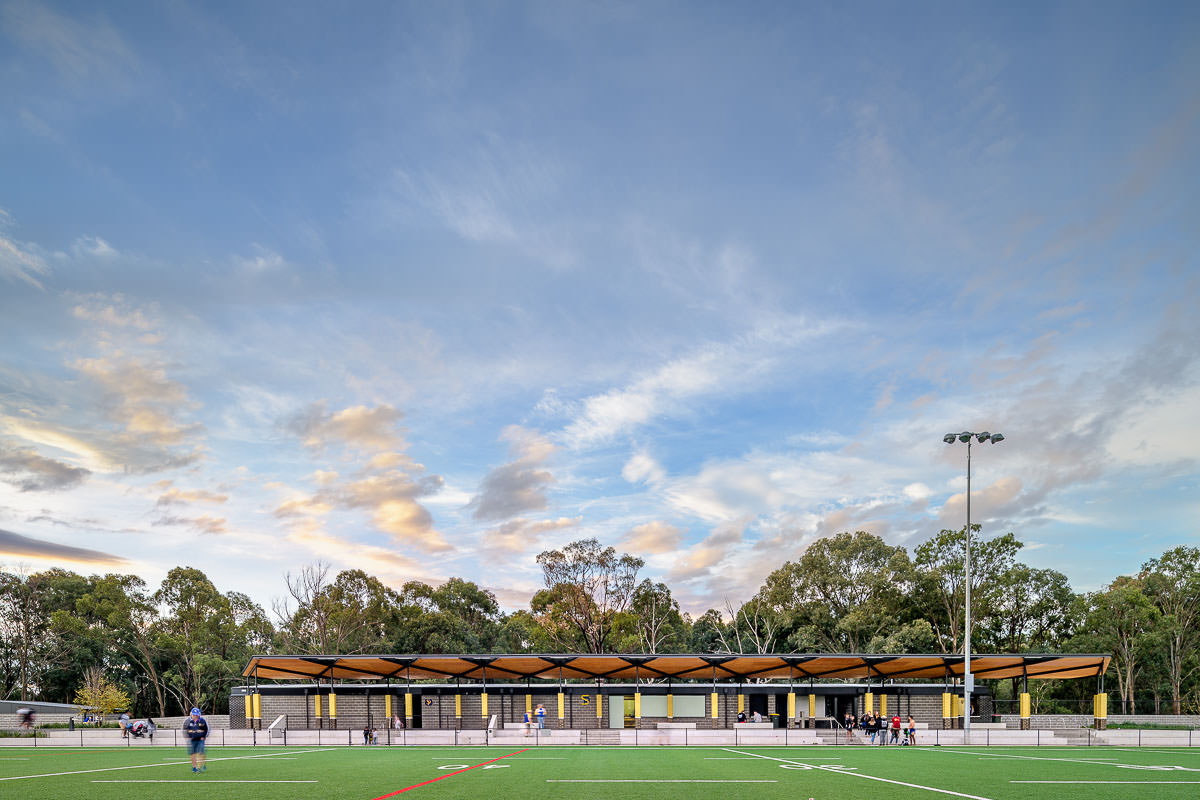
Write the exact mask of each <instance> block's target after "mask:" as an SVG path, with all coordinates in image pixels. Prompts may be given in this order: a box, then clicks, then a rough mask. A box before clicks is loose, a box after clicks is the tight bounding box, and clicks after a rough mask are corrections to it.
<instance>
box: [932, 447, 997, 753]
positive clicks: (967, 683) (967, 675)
mask: <svg viewBox="0 0 1200 800" xmlns="http://www.w3.org/2000/svg"><path fill="white" fill-rule="evenodd" d="M972 438H974V439H978V440H979V443H980V444H982V443H984V442H991V443H992V444H999V443H1000V442H1002V441H1004V434H1002V433H988V432H987V431H983V432H981V433H974V432H972V431H963V432H962V433H959V434H954V433H947V434H946V435H945V436H943V437H942V441H943V442H945V443H946V444H954V440H955V439H957V440H958V441H960V442H966V443H967V528H966V531H965V533H966V558H965V559H964V562H963V566H964V567H965V572H966V580H967V587H966V609H965V611H966V615H965V616H966V624H965V625H964V626H963V627H964V631H963V633H964V638H963V741H964V743H966V744H970V742H971V694H972V692H973V691H974V689H975V676H974V675H972V674H971V439H972Z"/></svg>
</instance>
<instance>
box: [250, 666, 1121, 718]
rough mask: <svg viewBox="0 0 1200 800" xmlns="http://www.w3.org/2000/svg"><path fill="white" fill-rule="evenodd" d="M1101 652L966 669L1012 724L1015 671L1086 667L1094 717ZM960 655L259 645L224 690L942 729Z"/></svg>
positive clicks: (381, 709) (472, 712) (293, 711)
mask: <svg viewBox="0 0 1200 800" xmlns="http://www.w3.org/2000/svg"><path fill="white" fill-rule="evenodd" d="M1109 660H1110V657H1109V656H1107V655H1097V654H1075V655H1056V654H1026V655H973V656H972V657H971V668H972V669H971V671H972V674H973V676H974V679H975V680H980V679H995V678H1019V679H1021V680H1022V687H1021V688H1022V692H1021V694H1020V714H1021V720H1022V723H1023V726H1025V725H1027V721H1028V719H1029V715H1030V701H1029V693H1028V691H1026V689H1027V686H1026V682H1027V681H1029V680H1045V679H1062V678H1095V679H1096V681H1097V685H1096V694H1095V700H1094V716H1095V721H1096V725H1097V727H1103V726H1104V724H1105V720H1106V719H1107V716H1108V705H1107V695H1106V694H1104V684H1103V681H1104V672H1105V671H1106V670H1107V668H1108V664H1109ZM963 666H964V658H963V656H961V655H861V654H840V655H837V654H835V655H814V654H783V655H776V654H755V655H728V654H705V655H657V654H625V655H566V654H560V655H528V654H517V655H496V654H476V655H355V656H339V655H273V656H267V655H262V656H254V657H253V658H252V659H251V660H250V663H249V664H248V665H247V666H246V668H245V670H244V671H243V673H242V674H243V676H244V677H245V678H247V679H249V682H248V683H247V684H246V685H244V686H240V687H236V688H235V689H234V690H233V693H232V695H233V696H232V697H231V698H230V726H231V727H234V728H239V727H246V728H263V727H264V726H270V725H272V723H275V724H277V725H278V724H279V723H282V725H283V727H286V728H291V729H314V728H315V729H323V728H329V729H355V728H362V727H364V726H369V727H376V726H382V727H388V726H390V725H391V724H393V722H398V723H399V724H401V725H403V726H405V727H407V728H422V729H441V730H472V729H483V728H486V727H488V726H489V725H494V724H499V725H501V726H502V727H503V726H504V725H508V726H512V725H519V724H521V723H523V721H524V720H525V715H526V714H530V715H532V716H533V717H535V718H538V717H540V716H542V715H544V724H545V725H546V727H551V728H560V729H598V728H656V727H671V726H682V725H687V726H688V727H696V728H709V729H714V728H731V727H733V726H734V725H736V724H737V723H738V715H739V713H741V714H745V715H748V716H752V715H753V714H754V713H755V712H757V713H758V714H759V715H761V717H762V719H763V720H764V723H763V724H767V723H768V722H769V723H771V724H774V725H777V726H779V727H792V726H799V727H819V726H821V725H823V724H833V721H834V720H840V719H841V718H842V716H843V715H844V714H845V713H846V712H847V711H850V712H852V713H854V714H856V715H861V714H862V713H863V712H864V711H869V712H871V713H883V714H896V713H899V714H901V715H904V716H907V715H909V714H911V715H912V716H913V717H914V718H915V719H916V720H917V721H918V722H922V723H925V724H927V725H930V726H937V727H943V728H951V727H958V726H961V724H962V718H963V688H962V685H961V682H962V677H963ZM279 681H286V682H283V683H280V682H279ZM971 706H972V708H971V719H972V720H980V721H990V719H991V715H992V710H993V709H992V697H991V692H990V690H989V689H988V688H987V687H986V686H980V685H975V686H974V689H973V691H972V693H971ZM539 711H540V712H541V714H539Z"/></svg>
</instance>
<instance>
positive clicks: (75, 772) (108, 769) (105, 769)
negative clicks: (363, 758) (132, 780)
mask: <svg viewBox="0 0 1200 800" xmlns="http://www.w3.org/2000/svg"><path fill="white" fill-rule="evenodd" d="M292 752H294V753H330V752H333V751H332V750H293V751H292ZM281 755H284V753H263V754H262V755H257V756H227V757H225V758H210V759H208V761H242V760H244V759H248V758H271V757H272V756H281ZM180 763H188V762H180ZM167 766H171V765H170V764H130V765H128V766H125V767H100V768H98V769H76V770H71V771H70V772H44V773H42V774H40V775H14V776H13V777H11V778H0V781H23V780H25V779H27V778H58V777H61V776H63V775H87V774H88V773H90V772H116V771H118V770H122V769H147V768H148V767H167Z"/></svg>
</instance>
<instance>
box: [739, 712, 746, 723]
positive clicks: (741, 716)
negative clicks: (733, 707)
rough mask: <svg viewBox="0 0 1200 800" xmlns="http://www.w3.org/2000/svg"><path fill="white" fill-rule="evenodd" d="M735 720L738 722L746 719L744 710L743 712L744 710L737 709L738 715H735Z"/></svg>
mask: <svg viewBox="0 0 1200 800" xmlns="http://www.w3.org/2000/svg"><path fill="white" fill-rule="evenodd" d="M737 721H738V722H745V721H746V712H745V711H739V712H738V715H737Z"/></svg>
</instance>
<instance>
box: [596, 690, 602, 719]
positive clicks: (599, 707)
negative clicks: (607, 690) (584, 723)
mask: <svg viewBox="0 0 1200 800" xmlns="http://www.w3.org/2000/svg"><path fill="white" fill-rule="evenodd" d="M603 716H604V695H602V694H599V693H597V694H596V719H601V718H602V717H603Z"/></svg>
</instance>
